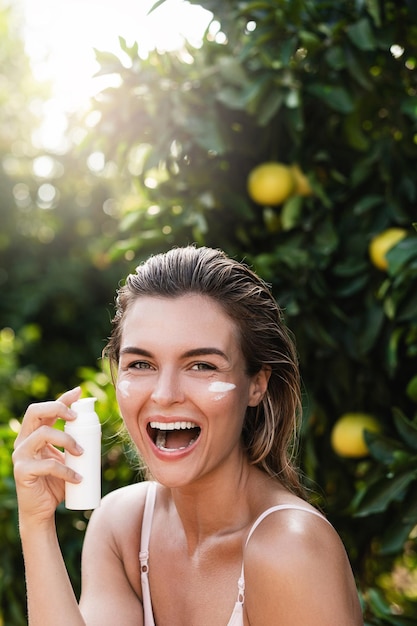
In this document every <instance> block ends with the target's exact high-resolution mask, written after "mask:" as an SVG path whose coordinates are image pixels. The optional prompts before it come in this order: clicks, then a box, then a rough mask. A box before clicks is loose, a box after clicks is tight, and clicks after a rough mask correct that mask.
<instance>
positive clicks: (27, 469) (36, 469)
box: [14, 459, 82, 486]
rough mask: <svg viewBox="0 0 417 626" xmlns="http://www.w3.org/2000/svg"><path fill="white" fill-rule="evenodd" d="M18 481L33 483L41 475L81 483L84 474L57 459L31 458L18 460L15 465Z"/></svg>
mask: <svg viewBox="0 0 417 626" xmlns="http://www.w3.org/2000/svg"><path fill="white" fill-rule="evenodd" d="M14 476H15V479H16V483H17V484H20V485H26V486H30V485H33V483H35V482H36V481H37V480H38V479H39V478H41V477H44V478H46V477H49V478H57V479H59V480H64V481H66V482H70V483H74V484H76V483H79V482H81V481H82V476H80V474H78V473H77V472H75V471H74V470H73V469H71V468H70V467H68V466H67V465H64V463H60V462H59V461H57V460H56V459H30V460H29V461H26V462H25V463H23V462H18V463H16V464H15V467H14Z"/></svg>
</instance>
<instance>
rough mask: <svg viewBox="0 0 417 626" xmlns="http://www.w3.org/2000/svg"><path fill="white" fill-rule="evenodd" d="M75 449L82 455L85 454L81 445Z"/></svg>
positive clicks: (77, 444)
mask: <svg viewBox="0 0 417 626" xmlns="http://www.w3.org/2000/svg"><path fill="white" fill-rule="evenodd" d="M75 447H76V449H77V452H79V453H80V454H82V453H83V452H84V448H82V447H81V446H80V444H79V443H76V444H75Z"/></svg>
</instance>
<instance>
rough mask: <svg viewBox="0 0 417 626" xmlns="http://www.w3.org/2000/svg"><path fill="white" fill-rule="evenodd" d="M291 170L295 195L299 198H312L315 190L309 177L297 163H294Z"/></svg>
mask: <svg viewBox="0 0 417 626" xmlns="http://www.w3.org/2000/svg"><path fill="white" fill-rule="evenodd" d="M290 169H291V172H292V175H293V178H294V186H295V190H294V193H295V194H296V195H297V196H311V195H312V194H313V190H312V188H311V186H310V183H309V180H308V178H307V176H306V175H305V174H304V172H303V171H302V170H301V168H300V166H299V165H298V164H297V163H293V165H291V167H290Z"/></svg>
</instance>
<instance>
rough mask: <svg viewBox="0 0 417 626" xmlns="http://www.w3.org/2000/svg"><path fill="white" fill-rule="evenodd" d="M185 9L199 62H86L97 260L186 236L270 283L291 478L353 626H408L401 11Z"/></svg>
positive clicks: (173, 57) (375, 0) (411, 600)
mask: <svg viewBox="0 0 417 626" xmlns="http://www.w3.org/2000/svg"><path fill="white" fill-rule="evenodd" d="M160 4H163V2H162V1H160V2H158V3H157V5H160ZM199 4H202V5H203V6H204V8H206V9H208V10H209V11H211V12H212V14H213V20H212V21H211V23H210V25H209V27H208V29H207V33H206V35H205V38H204V41H203V44H202V46H201V48H199V49H192V48H190V47H189V46H187V45H186V44H185V45H184V48H183V49H182V50H179V51H177V52H172V53H165V54H161V53H158V52H151V53H150V54H149V55H148V57H147V58H143V55H140V54H139V53H138V44H137V43H136V44H134V45H127V43H126V41H124V40H123V39H121V40H120V46H121V50H120V55H111V54H108V53H99V54H98V60H99V62H100V64H101V73H102V74H112V75H117V76H118V78H119V86H118V87H116V88H110V89H107V90H106V91H104V92H103V93H102V94H101V95H100V97H99V98H98V100H97V101H96V103H95V104H94V108H95V110H96V112H97V113H98V114H99V115H97V119H99V121H98V123H97V125H96V127H95V128H94V130H93V133H92V137H91V142H89V143H88V144H87V145H86V146H84V147H82V148H81V149H85V150H87V151H92V150H94V151H98V152H100V153H102V154H103V155H104V159H105V162H106V163H107V164H109V165H110V164H111V165H112V167H116V168H117V173H118V180H119V183H120V181H122V185H120V186H119V188H118V198H117V200H118V203H119V207H120V212H121V220H120V233H119V238H118V240H117V241H116V242H115V244H114V246H113V247H112V248H111V249H109V248H108V247H106V248H104V247H103V249H102V250H101V252H100V254H101V255H102V258H103V259H104V262H107V263H112V261H113V260H114V259H116V258H125V259H127V260H128V261H129V262H131V263H132V264H134V263H137V262H138V261H139V260H140V259H141V258H143V257H145V256H147V255H148V254H149V252H153V251H156V250H162V249H167V248H169V247H171V246H172V245H181V244H185V243H189V242H191V241H195V242H197V243H199V244H207V245H212V246H218V247H222V248H224V249H225V250H226V251H227V252H228V253H229V254H231V255H234V256H236V257H238V258H244V259H245V260H246V262H248V263H250V264H251V265H253V267H254V268H255V269H256V270H257V271H258V272H259V273H260V274H261V275H262V276H263V277H264V278H265V279H266V280H267V281H269V282H270V283H271V285H272V288H273V290H274V293H275V294H276V297H277V299H278V301H279V302H280V304H281V305H282V306H283V308H284V311H285V315H286V319H287V322H288V324H289V326H290V328H291V329H292V331H293V332H294V333H295V336H296V339H297V344H298V350H299V355H300V364H301V368H302V375H303V381H304V388H305V403H304V404H305V408H304V423H303V424H304V425H303V446H302V460H303V467H304V470H305V472H306V475H307V477H308V479H309V480H310V482H311V484H312V485H313V489H314V491H315V492H316V493H317V494H318V495H317V496H316V498H317V499H318V501H319V503H320V504H321V505H322V506H323V507H324V508H325V510H326V511H327V512H328V514H329V516H330V517H331V519H332V520H333V521H334V523H335V525H336V527H337V528H338V530H339V532H340V533H341V534H342V537H343V539H344V541H345V544H346V546H347V548H348V550H349V555H350V557H351V560H352V564H353V567H354V570H355V574H356V576H357V580H358V586H359V588H360V590H361V593H362V598H363V603H364V613H365V615H366V619H367V623H373V624H407V623H412V622H413V620H415V618H416V616H417V608H416V605H415V599H416V597H417V595H416V584H415V581H413V577H412V575H411V572H412V570H413V568H415V565H416V557H415V551H414V550H415V540H414V528H415V524H416V521H417V491H416V471H415V460H416V436H415V431H416V419H417V418H416V402H417V394H416V384H417V383H416V381H417V378H416V374H415V372H416V356H417V322H416V320H417V292H416V290H415V279H416V274H417V237H416V232H415V229H414V227H413V223H414V222H415V221H416V209H415V207H416V199H417V181H416V177H415V163H416V158H417V140H416V137H417V79H416V76H417V74H416V64H417V58H416V49H417V28H416V18H417V7H416V5H415V3H413V2H411V1H410V2H405V1H400V2H391V1H389V0H368V1H363V2H353V1H349V2H344V3H335V2H331V1H329V0H328V1H326V0H324V1H322V0H321V1H318V0H307V1H305V2H300V1H294V0H293V1H289V0H280V1H278V2H277V1H276V0H243V1H241V2H239V3H236V2H231V1H227V0H221V1H220V0H206V1H205V2H201V3H199ZM155 10H158V7H157V6H155ZM259 166H262V169H259ZM392 229H395V230H392ZM398 235H400V236H398ZM346 414H354V416H355V419H354V420H353V422H352V420H350V421H349V420H346V419H344V418H345V416H346ZM369 416H370V417H369ZM341 419H342V420H343V421H342V422H341V424H342V426H344V430H343V429H342V441H343V442H346V441H347V440H349V441H350V442H351V447H350V450H349V453H347V450H346V448H345V446H344V443H343V444H342V445H341V446H340V445H335V443H334V436H332V432H333V429H334V428H335V426H336V425H337V424H338V425H339V428H340V427H341V426H340V420H341ZM369 419H371V422H369ZM370 423H372V424H373V425H375V424H376V425H377V427H376V428H373V429H371V430H373V431H374V432H373V433H372V432H368V433H366V432H364V431H365V430H366V426H369V424H370ZM375 431H376V432H375ZM352 442H353V443H352ZM400 571H401V572H406V574H407V575H404V576H403V577H402V578H401V577H400V576H399V575H397V574H398V572H400ZM400 578H401V581H402V582H400ZM410 620H411V621H410Z"/></svg>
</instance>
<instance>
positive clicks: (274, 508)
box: [237, 504, 331, 605]
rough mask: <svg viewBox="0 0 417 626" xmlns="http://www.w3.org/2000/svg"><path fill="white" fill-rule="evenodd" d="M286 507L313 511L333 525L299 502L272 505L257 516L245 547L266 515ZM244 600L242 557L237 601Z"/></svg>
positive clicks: (241, 601) (240, 602)
mask: <svg viewBox="0 0 417 626" xmlns="http://www.w3.org/2000/svg"><path fill="white" fill-rule="evenodd" d="M285 509H290V510H296V511H306V512H307V513H311V514H312V515H316V516H317V517H320V518H321V519H322V520H324V521H325V522H327V523H328V524H329V526H331V524H330V522H329V520H328V519H327V518H326V517H324V515H322V513H319V511H315V510H314V509H309V508H307V507H306V506H300V505H298V504H277V505H276V506H271V507H270V508H269V509H266V511H264V512H263V513H261V514H260V516H259V517H257V518H256V520H255V521H254V523H253V524H252V526H251V529H250V531H249V533H248V536H247V537H246V541H245V548H246V546H247V545H248V543H249V540H250V538H251V537H252V535H253V533H254V532H255V530H256V529H257V528H258V526H259V524H260V523H261V522H263V520H264V519H265V518H266V517H268V515H271V513H275V512H276V511H283V510H285ZM244 600H245V567H244V560H243V559H242V569H241V571H240V577H239V580H238V597H237V603H239V604H242V605H243V603H244Z"/></svg>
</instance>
